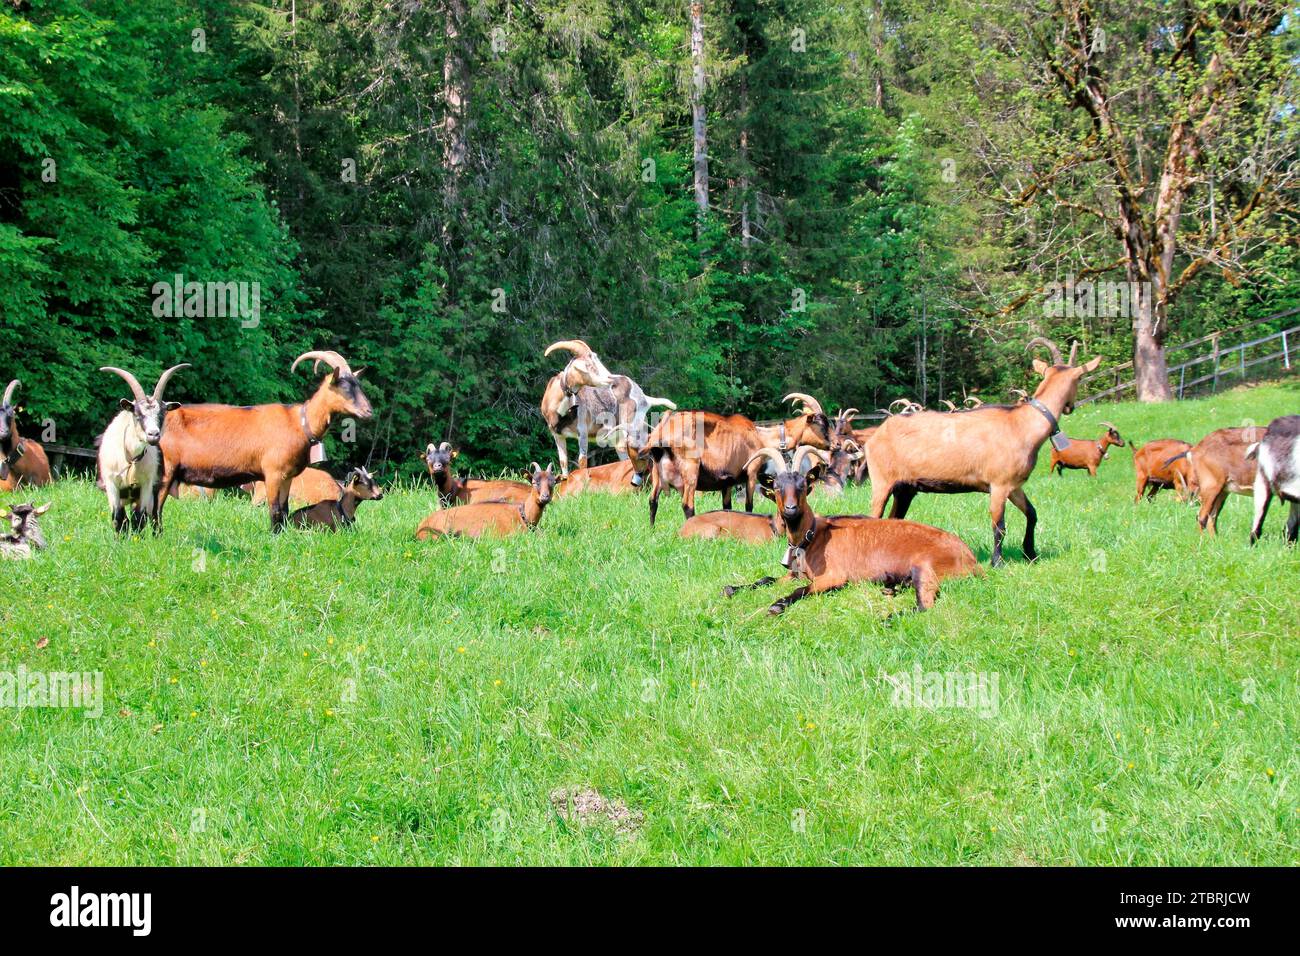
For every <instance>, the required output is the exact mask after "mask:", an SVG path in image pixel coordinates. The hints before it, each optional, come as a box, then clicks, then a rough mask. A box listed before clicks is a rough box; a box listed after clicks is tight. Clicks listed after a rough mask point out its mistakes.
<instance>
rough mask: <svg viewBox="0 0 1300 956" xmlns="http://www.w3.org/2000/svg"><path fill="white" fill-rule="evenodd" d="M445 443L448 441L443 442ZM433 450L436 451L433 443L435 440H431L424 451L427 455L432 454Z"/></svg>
mask: <svg viewBox="0 0 1300 956" xmlns="http://www.w3.org/2000/svg"><path fill="white" fill-rule="evenodd" d="M443 444H444V445H445V444H446V442H443ZM433 452H434V444H433V442H429V445H428V447H427V448H425V449H424V453H425V454H426V455H432V454H433Z"/></svg>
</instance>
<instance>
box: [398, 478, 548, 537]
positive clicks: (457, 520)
mask: <svg viewBox="0 0 1300 956" xmlns="http://www.w3.org/2000/svg"><path fill="white" fill-rule="evenodd" d="M558 480H559V479H558V478H557V477H556V476H555V474H554V473H553V471H552V470H551V466H550V465H547V466H546V470H545V471H543V470H542V468H541V466H540V465H538V464H537V462H533V480H532V483H531V489H532V490H531V492H530V494H529V495H528V500H527V501H525V502H524V503H523V504H516V503H514V502H511V501H498V502H480V503H478V504H470V505H459V506H457V507H455V508H443V509H441V510H440V511H435V512H434V513H433V514H431V515H429V517H427V518H425V519H424V520H423V521H421V522H420V525H419V527H418V528H416V529H415V537H416V539H417V540H420V541H423V540H425V539H427V538H431V537H433V536H434V535H466V536H468V537H471V538H478V537H481V536H483V535H485V534H496V535H507V534H514V533H516V532H518V531H525V530H532V529H533V528H535V527H537V522H539V521H541V520H542V512H543V511H544V510H545V509H546V506H547V505H548V504H550V502H551V496H552V495H553V494H554V492H555V484H556V482H557V481H558Z"/></svg>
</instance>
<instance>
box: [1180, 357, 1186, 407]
mask: <svg viewBox="0 0 1300 956" xmlns="http://www.w3.org/2000/svg"><path fill="white" fill-rule="evenodd" d="M1186 381H1187V366H1186V365H1184V366H1183V367H1182V368H1181V369H1179V370H1178V400H1179V401H1180V402H1181V401H1182V400H1183V383H1184V382H1186Z"/></svg>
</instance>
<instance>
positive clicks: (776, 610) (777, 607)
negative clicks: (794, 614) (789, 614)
mask: <svg viewBox="0 0 1300 956" xmlns="http://www.w3.org/2000/svg"><path fill="white" fill-rule="evenodd" d="M767 613H768V614H771V615H772V616H773V617H776V616H777V615H778V614H784V613H785V605H784V604H773V605H772V606H771V607H769V608H768V609H767Z"/></svg>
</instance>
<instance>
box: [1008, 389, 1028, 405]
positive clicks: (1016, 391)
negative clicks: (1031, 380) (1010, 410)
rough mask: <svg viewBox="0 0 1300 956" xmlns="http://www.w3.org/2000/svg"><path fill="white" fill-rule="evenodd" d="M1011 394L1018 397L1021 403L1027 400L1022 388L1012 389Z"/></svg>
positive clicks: (1026, 394)
mask: <svg viewBox="0 0 1300 956" xmlns="http://www.w3.org/2000/svg"><path fill="white" fill-rule="evenodd" d="M1011 394H1012V395H1019V396H1020V400H1021V401H1022V402H1023V401H1024V400H1025V399H1027V398H1028V397H1029V393H1028V392H1026V391H1025V390H1024V389H1023V388H1013V389H1012V390H1011Z"/></svg>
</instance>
